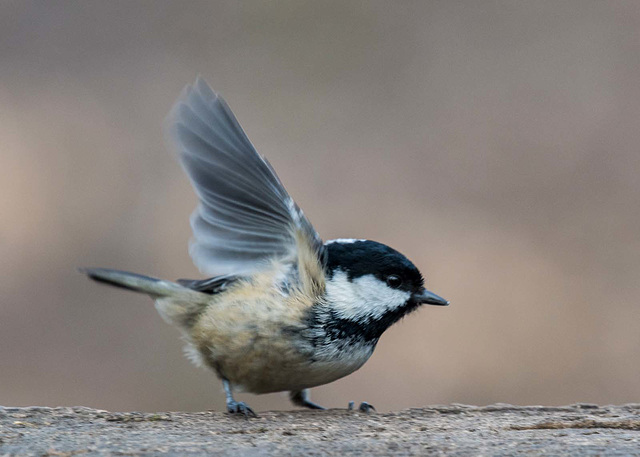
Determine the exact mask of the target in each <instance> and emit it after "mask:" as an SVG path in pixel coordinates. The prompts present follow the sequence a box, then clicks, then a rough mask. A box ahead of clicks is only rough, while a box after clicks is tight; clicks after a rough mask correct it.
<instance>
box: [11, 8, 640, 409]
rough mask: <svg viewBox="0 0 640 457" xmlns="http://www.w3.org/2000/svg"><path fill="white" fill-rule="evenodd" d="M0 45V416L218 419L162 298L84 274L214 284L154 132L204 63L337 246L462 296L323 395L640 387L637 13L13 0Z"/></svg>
mask: <svg viewBox="0 0 640 457" xmlns="http://www.w3.org/2000/svg"><path fill="white" fill-rule="evenodd" d="M0 43H1V44H2V45H1V46H0V62H1V65H0V138H1V141H0V218H1V219H0V220H1V223H0V404H2V405H7V406H9V405H50V406H54V405H85V406H91V407H96V408H103V409H111V410H144V411H157V410H206V409H222V408H223V405H224V396H223V394H222V387H221V385H220V383H219V381H218V380H217V379H216V378H215V377H214V376H213V375H211V374H210V373H208V372H206V371H204V370H200V369H197V368H195V367H193V366H191V365H190V363H189V362H188V361H187V360H186V359H185V358H184V357H183V356H182V343H181V342H180V340H179V334H178V332H177V331H176V330H175V329H173V328H171V327H169V326H167V325H166V324H165V323H164V322H163V321H162V320H161V318H160V317H159V316H158V314H157V313H156V311H155V309H154V307H153V304H152V302H151V300H150V299H149V298H147V297H145V296H142V295H137V294H133V293H129V292H126V291H122V290H117V289H113V288H107V287H103V286H100V285H97V284H95V283H93V282H90V281H88V280H87V279H86V278H85V277H83V276H82V275H81V274H79V273H77V271H76V268H77V267H79V266H102V267H114V268H120V269H126V270H132V271H135V272H138V273H143V274H148V275H153V276H159V277H163V278H169V279H173V278H178V277H194V278H198V277H201V276H200V275H199V273H198V271H197V270H196V268H195V267H194V266H193V265H192V263H191V260H190V258H189V256H188V253H187V243H188V239H189V237H190V235H191V233H190V228H189V223H188V218H189V215H190V213H191V211H192V210H193V209H194V207H195V204H196V198H195V196H194V194H193V192H192V190H191V187H190V184H189V182H188V180H187V178H186V176H185V175H184V173H183V172H182V170H181V168H180V166H179V165H178V163H177V161H176V160H175V159H174V157H172V155H171V154H170V153H169V152H167V149H166V147H165V144H164V140H163V134H162V123H163V120H164V117H165V115H166V114H167V112H168V111H169V109H170V107H171V105H172V103H173V102H174V101H175V99H176V98H177V96H178V94H179V92H180V90H181V89H182V88H183V86H184V85H186V84H187V83H190V82H192V81H193V80H194V79H195V77H196V75H197V74H201V75H202V76H203V77H205V79H206V80H207V81H208V82H209V83H210V85H211V86H212V87H213V88H214V89H216V90H217V91H219V92H221V93H222V94H223V95H224V97H225V98H226V99H227V101H228V102H229V104H230V105H231V107H232V108H233V109H234V111H235V113H236V115H237V117H238V118H239V120H240V122H241V123H242V125H243V126H244V128H245V130H246V131H247V134H248V135H249V137H250V138H251V140H252V141H253V143H254V144H255V145H256V147H257V149H258V150H259V151H260V152H261V153H262V154H264V155H265V156H267V157H268V158H269V160H270V161H271V163H272V164H273V166H274V167H275V169H276V170H277V171H278V173H279V175H280V177H281V179H282V181H283V182H284V183H285V185H286V186H287V188H288V190H289V192H290V193H291V194H292V195H293V197H294V198H295V199H296V200H297V202H298V203H299V204H300V206H301V207H302V208H304V210H305V212H306V214H307V215H308V216H309V218H310V219H311V220H312V222H313V223H314V225H315V227H316V228H317V229H318V231H319V232H320V234H321V235H322V236H323V237H324V238H325V239H331V238H337V237H356V238H369V239H374V240H378V241H381V242H384V243H387V244H389V245H391V246H393V247H395V248H397V249H398V250H400V251H401V252H404V253H406V254H407V255H408V256H409V257H410V258H411V259H412V260H413V261H414V262H415V263H416V264H417V265H418V266H419V268H420V269H421V270H422V271H423V272H424V274H425V276H426V279H427V286H428V287H429V289H431V290H433V291H434V292H436V293H438V294H440V295H442V296H444V297H446V298H447V299H449V300H450V301H451V303H452V304H451V306H450V307H449V308H437V307H425V308H423V309H421V310H420V311H419V312H417V313H415V314H413V315H411V316H410V317H408V318H407V319H405V320H404V321H402V322H401V323H399V324H397V325H396V326H394V327H393V328H391V329H390V330H389V331H388V332H387V333H386V334H385V335H384V336H383V338H382V340H381V342H380V344H379V345H378V348H377V350H376V353H375V354H374V356H373V357H372V359H371V360H370V361H369V362H368V364H366V365H365V366H364V367H363V368H362V369H361V370H360V371H358V372H356V373H355V374H353V375H351V376H349V377H347V378H345V379H342V380H340V381H337V382H335V383H333V384H330V385H327V386H323V387H320V388H316V389H314V390H313V399H314V400H315V401H317V402H318V403H320V404H323V405H326V406H330V407H345V406H346V405H347V402H348V401H349V400H354V401H363V400H366V401H369V402H371V403H372V404H374V405H376V406H377V407H378V409H379V410H382V411H385V410H390V409H400V408H406V407H412V406H416V407H417V406H424V405H427V404H446V403H450V402H459V403H471V404H481V405H482V404H488V403H494V402H506V403H515V404H545V405H554V404H569V403H573V402H595V403H625V402H638V401H640V382H638V379H640V362H639V360H638V353H639V349H640V307H639V303H638V297H639V295H640V204H639V197H640V179H639V178H638V176H639V173H640V151H639V150H638V147H639V145H640V84H639V81H640V6H639V5H638V3H637V2H634V1H615V2H601V1H587V0H572V1H564V2H556V1H553V0H546V1H536V2H511V1H482V2H478V1H476V0H468V1H449V0H442V1H429V2H424V1H403V2H391V1H369V0H367V1H354V2H342V1H327V2H298V1H293V0H292V1H282V2H259V1H236V0H233V1H231V0H229V1H202V2H195V1H192V2H188V3H187V2H164V1H156V0H154V1H150V0H149V1H136V2H130V1H110V2H103V1H99V0H92V1H86V0H83V1H47V2H31V1H9V0H6V1H3V2H2V3H1V4H0ZM239 398H240V399H242V400H245V401H248V402H249V403H250V404H251V405H252V406H253V407H254V408H255V409H257V410H264V409H267V408H274V409H289V408H290V407H291V406H290V404H289V403H288V401H287V399H286V398H285V396H284V395H282V394H274V395H267V396H261V397H254V396H251V395H240V396H239Z"/></svg>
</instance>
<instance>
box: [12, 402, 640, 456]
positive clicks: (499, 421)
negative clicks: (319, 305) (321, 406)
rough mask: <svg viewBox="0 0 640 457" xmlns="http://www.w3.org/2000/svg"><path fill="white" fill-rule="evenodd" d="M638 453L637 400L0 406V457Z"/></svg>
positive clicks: (639, 410)
mask: <svg viewBox="0 0 640 457" xmlns="http://www.w3.org/2000/svg"><path fill="white" fill-rule="evenodd" d="M345 453H348V454H349V455H389V454H391V455H454V456H469V455H485V456H493V455H496V456H502V455H504V456H506V455H514V454H525V455H554V456H555V455H571V456H588V455H601V456H602V455H604V456H614V455H615V456H635V455H637V456H640V404H632V405H624V406H604V407H597V406H595V405H586V404H581V405H573V406H567V407H541V406H530V407H517V406H511V405H493V406H486V407H475V406H465V405H451V406H433V407H426V408H419V409H410V410H406V411H401V412H397V413H385V414H376V413H372V414H369V415H367V414H364V413H360V412H349V411H343V410H329V411H318V412H315V411H292V412H266V413H261V414H260V417H259V418H257V419H250V420H246V419H243V418H236V417H229V416H227V415H226V414H224V413H219V412H202V413H177V412H171V413H158V414H149V413H112V412H108V411H100V410H94V409H89V408H82V407H76V408H41V407H30V408H2V407H0V456H5V455H21V456H22V455H25V456H26V455H33V456H72V455H74V456H75V455H80V456H88V455H105V454H106V455H176V456H177V455H209V454H212V455H233V456H240V455H241V456H246V455H248V456H252V455H271V454H276V455H339V454H345Z"/></svg>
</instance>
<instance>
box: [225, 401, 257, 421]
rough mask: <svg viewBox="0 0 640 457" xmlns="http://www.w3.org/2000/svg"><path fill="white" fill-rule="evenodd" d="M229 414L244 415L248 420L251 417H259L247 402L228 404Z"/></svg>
mask: <svg viewBox="0 0 640 457" xmlns="http://www.w3.org/2000/svg"><path fill="white" fill-rule="evenodd" d="M227 412H228V413H229V414H234V415H235V414H244V417H245V418H246V419H249V417H258V415H257V414H256V413H255V412H254V411H253V410H252V409H251V408H250V407H249V405H247V404H246V403H245V402H242V401H240V402H238V401H234V402H227Z"/></svg>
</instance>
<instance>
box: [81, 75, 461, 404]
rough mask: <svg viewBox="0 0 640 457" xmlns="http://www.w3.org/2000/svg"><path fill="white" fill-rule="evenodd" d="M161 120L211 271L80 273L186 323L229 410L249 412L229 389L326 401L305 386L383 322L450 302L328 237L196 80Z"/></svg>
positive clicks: (405, 271) (386, 250)
mask: <svg viewBox="0 0 640 457" xmlns="http://www.w3.org/2000/svg"><path fill="white" fill-rule="evenodd" d="M166 130H167V134H168V137H169V139H170V141H171V142H172V143H173V146H174V148H175V149H176V151H177V154H178V156H179V158H180V162H181V164H182V166H183V167H184V169H185V171H186V173H187V175H188V176H189V178H190V180H191V183H192V185H193V187H194V190H195V192H196V194H197V196H198V199H199V204H198V206H197V208H196V210H195V211H194V212H193V214H192V215H191V227H192V230H193V238H192V240H191V243H190V249H189V253H190V255H191V258H192V259H193V261H194V263H195V265H196V266H197V267H198V268H199V269H200V271H201V272H202V273H203V274H206V275H208V276H212V277H211V278H209V279H204V280H187V279H179V280H177V281H176V282H172V281H165V280H161V279H155V278H151V277H147V276H142V275H138V274H135V273H129V272H125V271H119V270H112V269H105V268H86V269H81V271H83V272H84V273H86V274H87V275H88V276H89V277H90V278H92V279H94V280H96V281H99V282H102V283H106V284H110V285H113V286H117V287H121V288H124V289H128V290H133V291H135V292H142V293H145V294H147V295H149V296H151V297H152V298H153V299H154V300H155V306H156V309H157V310H158V312H159V313H160V315H161V316H162V318H163V319H164V320H165V321H166V322H168V323H169V324H172V325H174V326H176V327H177V328H178V329H180V331H181V332H182V334H183V337H184V339H185V341H186V343H187V344H186V347H185V354H186V355H187V357H188V358H189V359H190V360H192V361H193V362H194V363H195V364H196V365H199V366H204V367H208V368H210V369H211V370H213V372H214V373H215V374H216V375H217V376H218V377H219V378H220V379H221V380H222V383H223V386H224V389H225V392H226V406H227V411H228V412H229V413H232V414H240V415H244V416H245V417H248V416H249V415H251V416H255V413H254V412H253V410H252V409H251V408H250V407H249V406H248V405H246V404H245V403H243V402H238V401H236V400H235V399H234V397H233V392H234V391H244V392H251V393H255V394H263V393H269V392H281V391H288V392H289V398H290V399H291V401H292V402H293V403H294V404H295V405H297V406H301V407H306V408H311V409H324V408H323V407H321V406H319V405H317V404H315V403H313V402H312V401H311V399H310V396H309V389H310V388H311V387H315V386H320V385H323V384H327V383H330V382H332V381H335V380H336V379H339V378H342V377H344V376H347V375H348V374H351V373H353V372H354V371H356V370H357V369H359V368H360V367H361V366H362V365H363V364H364V363H365V362H366V361H367V359H369V357H370V356H371V354H373V351H374V349H375V347H376V344H377V343H378V340H379V339H380V336H381V335H382V334H383V332H384V331H385V330H386V329H387V328H389V326H391V325H392V324H394V323H395V322H397V321H398V320H399V319H401V318H402V317H403V316H405V315H406V314H408V313H410V312H411V311H414V310H415V309H417V308H418V307H420V306H421V305H423V304H428V305H440V306H446V305H448V304H449V302H448V301H446V300H445V299H443V298H441V297H439V296H438V295H436V294H434V293H432V292H429V291H428V290H426V289H425V288H424V284H423V283H424V281H423V278H422V275H421V274H420V271H419V270H418V269H417V268H416V267H415V265H414V264H413V263H411V261H409V259H407V258H406V257H405V256H404V255H402V254H401V253H399V252H398V251H396V250H394V249H392V248H390V247H389V246H386V245H384V244H382V243H378V242H375V241H370V240H361V239H337V240H331V241H327V242H325V243H323V241H322V240H321V238H320V236H319V235H318V233H317V232H316V231H315V229H314V228H313V226H312V225H311V223H310V222H309V219H307V217H306V216H305V215H304V213H303V212H302V210H301V209H300V208H299V207H298V205H296V203H295V202H294V201H293V199H292V198H291V197H290V196H289V194H288V193H287V191H286V190H285V188H284V186H283V185H282V183H281V182H280V179H279V178H278V176H277V175H276V173H275V171H274V170H273V168H272V167H271V165H270V164H269V162H267V160H266V159H265V158H264V157H262V156H261V155H260V154H258V152H257V151H256V150H255V148H254V147H253V145H252V144H251V142H250V141H249V139H248V138H247V136H246V134H245V133H244V131H243V129H242V127H241V126H240V124H239V123H238V121H237V120H236V118H235V116H234V115H233V113H232V112H231V109H230V108H229V106H228V105H227V104H226V102H225V101H224V100H223V99H222V97H220V95H218V94H217V93H215V92H214V91H213V90H211V88H210V87H209V86H208V85H207V83H206V82H204V80H203V79H201V78H198V79H197V80H196V82H195V83H194V84H193V86H187V87H186V88H185V89H184V90H183V92H182V94H181V96H180V98H179V99H178V101H177V102H176V104H175V105H174V107H173V109H172V110H171V113H170V114H169V117H168V120H167V126H166ZM351 407H352V405H350V409H351ZM371 409H373V407H372V406H371V405H370V404H369V403H366V402H363V403H362V404H361V405H360V410H362V411H365V412H368V411H369V410H371Z"/></svg>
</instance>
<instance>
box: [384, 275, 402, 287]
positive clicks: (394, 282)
mask: <svg viewBox="0 0 640 457" xmlns="http://www.w3.org/2000/svg"><path fill="white" fill-rule="evenodd" d="M401 285H402V279H400V277H398V276H396V275H389V276H387V286H389V287H391V288H392V289H397V288H398V287H400V286H401Z"/></svg>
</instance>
